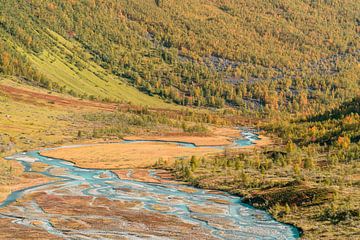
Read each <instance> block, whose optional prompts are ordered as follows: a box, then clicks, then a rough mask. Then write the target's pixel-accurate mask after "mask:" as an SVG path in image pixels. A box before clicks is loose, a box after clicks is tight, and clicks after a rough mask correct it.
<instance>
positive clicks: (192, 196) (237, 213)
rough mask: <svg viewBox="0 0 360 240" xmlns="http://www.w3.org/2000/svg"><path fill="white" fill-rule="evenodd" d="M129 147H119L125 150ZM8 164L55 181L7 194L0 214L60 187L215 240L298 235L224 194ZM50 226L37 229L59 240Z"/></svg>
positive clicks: (26, 157)
mask: <svg viewBox="0 0 360 240" xmlns="http://www.w3.org/2000/svg"><path fill="white" fill-rule="evenodd" d="M245 135H246V136H245ZM244 137H245V139H243V140H237V141H235V142H234V145H238V146H239V147H241V146H247V145H250V144H252V142H253V141H254V140H256V139H257V137H258V136H257V135H256V134H254V133H245V134H244ZM131 142H133V141H131ZM131 142H125V143H123V144H131ZM174 144H178V145H180V146H181V147H196V146H194V145H193V144H188V143H174ZM8 159H9V160H10V159H11V160H17V161H19V162H21V163H22V164H23V165H24V166H25V169H26V171H28V172H32V171H33V170H32V164H33V163H34V162H42V163H45V164H48V165H49V166H50V167H49V168H47V169H46V170H45V171H44V172H41V174H44V175H46V176H50V177H55V178H56V179H58V180H56V181H54V182H50V183H47V184H42V185H39V186H34V187H30V188H26V189H23V190H20V191H17V192H13V193H12V194H11V195H10V196H9V197H8V198H7V199H6V201H4V202H3V203H2V204H1V205H0V208H2V207H5V206H8V205H9V204H11V203H13V202H14V201H16V200H17V199H19V198H21V197H22V196H23V195H25V194H28V193H31V192H33V191H41V190H42V189H47V191H48V190H49V189H50V190H51V187H52V186H55V185H56V186H57V187H59V185H60V186H61V187H62V188H63V189H72V192H74V190H73V189H76V192H77V193H78V194H79V196H80V195H81V196H93V197H106V198H109V199H113V200H123V201H140V202H142V203H143V207H142V208H143V209H145V210H149V211H154V212H157V213H161V214H170V215H174V216H177V217H178V218H180V219H182V220H183V221H185V222H190V223H193V224H199V225H200V226H201V227H202V228H204V229H206V230H208V231H210V232H211V233H212V235H213V236H214V237H216V238H218V239H249V238H251V239H296V238H298V237H299V232H298V230H297V229H296V228H295V227H293V226H290V225H286V224H283V223H279V222H277V221H275V220H274V219H273V218H272V217H271V216H270V215H269V214H268V213H266V212H265V211H261V210H258V209H255V208H253V207H251V206H249V205H246V204H243V203H242V202H241V198H240V197H236V196H232V195H229V194H225V193H224V194H214V193H212V192H210V191H207V190H203V189H197V188H192V187H188V188H191V189H192V190H193V193H187V192H184V191H181V189H180V188H181V186H179V185H178V184H170V183H161V184H159V183H146V182H139V181H134V180H125V179H120V178H119V177H118V176H117V175H116V174H114V173H113V172H111V171H109V170H92V169H82V168H78V167H76V166H74V164H72V163H70V162H67V161H64V160H60V159H53V158H48V157H44V156H41V155H40V154H39V152H38V151H32V152H26V153H21V154H16V155H14V156H11V157H9V158H8ZM56 169H62V171H57V173H56V171H54V170H56ZM55 173H56V174H55ZM131 173H132V172H131V170H130V171H129V172H128V174H129V175H131ZM149 174H150V175H151V176H155V172H154V171H152V170H150V171H149ZM104 176H105V177H104ZM85 185H86V186H88V187H86V188H85V189H84V187H83V186H85ZM80 186H82V187H80ZM117 188H122V189H129V190H131V191H117ZM54 194H55V193H54ZM214 200H222V201H224V200H225V201H227V202H228V204H220V203H215V202H214ZM153 205H158V206H164V207H167V208H168V209H169V210H167V211H158V210H156V209H154V208H153ZM194 206H198V207H205V208H209V207H210V208H216V209H221V210H222V212H220V213H209V214H206V213H197V212H193V211H191V207H194ZM134 211H139V210H134ZM140 211H141V210H140ZM26 216H27V217H28V218H29V219H34V218H36V216H31V212H29V213H28V214H27V215H26ZM23 222H24V221H22V223H23ZM50 225H51V224H50V223H49V222H46V223H45V224H43V228H44V229H45V230H47V231H48V232H50V233H52V234H55V235H58V236H60V237H64V233H61V232H59V231H57V230H56V229H53V228H52V227H51V226H50ZM94 239H96V238H94Z"/></svg>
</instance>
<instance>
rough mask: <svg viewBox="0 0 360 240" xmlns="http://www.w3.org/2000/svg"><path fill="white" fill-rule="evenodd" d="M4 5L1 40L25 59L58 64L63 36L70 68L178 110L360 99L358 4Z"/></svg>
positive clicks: (300, 107)
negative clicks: (94, 72) (98, 74)
mask: <svg viewBox="0 0 360 240" xmlns="http://www.w3.org/2000/svg"><path fill="white" fill-rule="evenodd" d="M0 6H1V9H2V14H1V19H0V26H1V29H0V30H1V34H2V36H3V39H4V38H5V39H6V40H7V41H10V42H11V43H16V44H17V45H20V46H21V48H22V49H23V50H24V51H25V52H26V53H27V54H31V55H39V54H40V55H41V56H46V53H47V52H50V53H51V54H50V57H51V56H52V55H54V51H55V52H56V55H57V54H58V52H59V49H54V47H53V40H52V37H49V31H50V35H53V34H52V33H53V32H56V33H57V34H60V35H61V36H62V37H64V38H65V39H66V41H70V42H72V43H73V44H74V45H75V47H74V48H72V49H71V52H72V54H71V53H68V54H66V51H65V59H66V60H64V61H66V62H71V63H72V64H76V65H77V67H80V68H82V65H83V64H84V63H83V62H85V63H88V62H89V60H91V61H93V62H95V63H96V64H97V65H100V66H101V67H102V68H103V69H104V71H106V72H107V73H108V74H112V75H114V76H117V77H116V78H121V79H123V80H126V81H127V82H128V83H130V84H131V85H134V86H136V87H137V88H138V89H140V90H141V91H143V92H145V93H147V94H150V95H153V94H156V95H159V96H161V97H163V98H166V99H170V100H172V101H174V102H175V103H178V104H183V105H197V106H204V105H205V106H214V107H222V106H224V104H228V105H231V106H234V105H236V106H240V107H243V108H249V107H251V108H257V109H259V108H260V109H261V108H263V107H265V108H266V109H272V110H277V109H280V110H287V111H307V110H315V111H319V110H323V108H324V107H327V106H329V105H336V104H337V103H338V102H339V101H343V100H346V99H349V98H351V97H352V96H354V95H357V94H359V90H358V89H359V78H358V76H359V71H360V69H359V57H360V56H359V54H360V51H359V49H360V46H359V42H360V41H359V19H358V14H357V13H358V12H359V11H360V4H359V2H358V1H351V0H349V1H345V2H344V1H328V2H313V1H306V0H303V1H298V2H293V1H285V0H283V1H276V2H272V1H271V2H268V1H263V0H256V1H251V2H249V1H245V0H242V1H230V0H226V1H220V0H213V1H201V0H196V1H181V2H179V1H174V0H166V1H162V3H161V4H158V5H156V3H155V1H153V0H146V1H140V0H132V1H95V0H89V1H76V0H71V1H60V0H54V1H50V0H45V1H40V2H39V1H35V0H30V1H25V0H22V1H14V0H10V1H6V2H3V3H1V5H0ZM49 29H50V30H49ZM60 51H63V50H60ZM44 53H45V55H44ZM61 58H62V59H64V56H62V57H61ZM37 67H39V66H37ZM57 67H62V65H58V66H57ZM40 68H41V66H40ZM42 72H44V71H42ZM45 76H46V75H45ZM51 77H52V76H51ZM48 80H49V81H51V79H48ZM90 81H91V80H90ZM109 82H113V81H110V80H109ZM68 84H70V83H69V82H67V83H66V84H65V85H68ZM61 87H62V86H60V87H59V88H61ZM74 91H75V90H74ZM85 91H87V90H85ZM76 92H77V94H80V95H81V94H83V93H78V90H77V89H76ZM89 95H92V93H91V94H89Z"/></svg>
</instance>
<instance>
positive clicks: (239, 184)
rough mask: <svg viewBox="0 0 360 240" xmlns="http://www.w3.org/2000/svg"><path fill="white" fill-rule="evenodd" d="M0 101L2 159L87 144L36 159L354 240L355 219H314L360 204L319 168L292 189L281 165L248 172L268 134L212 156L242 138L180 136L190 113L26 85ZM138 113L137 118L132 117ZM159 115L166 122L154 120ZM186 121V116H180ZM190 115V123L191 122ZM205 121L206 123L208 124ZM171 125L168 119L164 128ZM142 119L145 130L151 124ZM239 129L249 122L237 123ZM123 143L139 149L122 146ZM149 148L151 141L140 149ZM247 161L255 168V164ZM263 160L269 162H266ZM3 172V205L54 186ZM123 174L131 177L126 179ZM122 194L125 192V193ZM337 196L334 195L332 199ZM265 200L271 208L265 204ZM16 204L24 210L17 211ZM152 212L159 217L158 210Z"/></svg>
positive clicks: (228, 132) (220, 130)
mask: <svg viewBox="0 0 360 240" xmlns="http://www.w3.org/2000/svg"><path fill="white" fill-rule="evenodd" d="M0 102H1V104H0V123H1V124H0V133H2V134H1V139H0V140H1V152H2V153H1V155H0V157H5V156H9V155H11V154H13V153H15V152H21V151H27V150H29V149H43V148H45V147H53V146H63V145H76V144H88V145H86V146H81V147H72V148H58V149H54V150H50V151H43V152H42V154H43V155H46V156H48V157H53V158H60V159H66V160H70V161H72V162H74V163H75V164H76V165H77V166H79V167H83V168H93V169H113V172H114V173H116V174H117V175H118V176H120V178H121V179H125V180H126V179H128V180H135V181H140V182H153V183H169V182H170V183H171V182H173V181H174V180H182V181H184V182H187V183H190V184H193V185H195V186H199V187H202V188H206V189H214V190H222V191H227V192H230V193H233V194H237V195H241V196H245V201H247V202H248V203H251V204H252V205H254V206H258V207H261V208H264V209H267V210H268V211H270V213H271V214H272V215H273V216H275V217H276V219H279V220H280V221H283V222H289V223H292V224H295V225H296V226H298V227H301V228H302V229H303V230H304V238H305V239H318V237H319V236H321V237H322V238H323V239H339V238H348V239H359V238H360V233H359V232H358V229H357V226H358V223H359V220H358V218H355V217H354V218H353V217H351V218H350V221H349V220H346V221H345V222H340V223H332V222H330V220H328V219H325V220H320V218H321V216H323V214H324V209H325V208H327V207H328V206H327V205H324V203H327V202H333V201H334V200H333V199H334V198H336V201H337V202H341V203H346V202H347V200H346V198H347V197H349V196H350V195H351V198H352V200H351V201H349V206H350V205H351V206H350V207H349V208H350V209H356V207H357V205H356V204H355V205H356V206H355V207H354V206H353V202H354V199H355V202H356V199H360V197H359V196H358V195H359V192H360V191H359V189H358V187H357V185H356V184H354V185H351V186H347V185H343V186H342V187H340V188H338V187H335V190H334V187H328V186H327V185H324V184H322V183H321V182H320V183H317V182H316V181H317V180H314V179H316V178H317V177H323V178H325V177H326V173H324V172H323V171H321V170H316V171H310V170H304V175H305V181H304V180H301V181H298V180H297V175H294V171H293V169H291V168H289V167H288V166H285V167H280V166H273V167H272V168H269V169H271V170H268V168H267V167H264V170H261V171H257V170H256V171H255V170H254V169H255V168H257V166H255V165H256V164H257V163H259V166H260V165H261V166H262V164H263V163H264V162H263V159H262V158H261V156H262V155H259V153H260V152H266V154H272V153H271V152H272V150H273V149H274V148H276V146H278V145H279V143H278V142H277V141H276V139H275V140H270V138H269V137H267V136H261V139H260V140H258V141H256V145H255V147H249V146H248V147H244V148H241V149H237V148H228V147H225V148H223V149H222V148H216V147H214V146H221V145H222V146H224V145H225V146H226V145H229V144H231V143H232V142H233V140H234V139H235V138H238V137H239V131H238V130H237V129H234V128H232V127H229V126H230V125H229V126H227V127H214V125H216V124H208V123H207V124H205V125H206V128H207V130H206V131H204V132H202V131H203V130H202V128H203V127H202V126H201V127H198V126H196V125H195V127H197V129H201V132H187V131H185V130H188V129H191V127H189V126H186V127H184V126H182V125H184V124H183V122H184V121H186V124H187V125H190V126H192V125H193V122H196V120H189V119H190V117H189V118H186V117H187V115H186V114H187V113H186V114H184V112H177V111H181V110H173V109H172V110H166V109H156V108H152V107H149V108H146V109H144V108H142V107H137V106H132V105H128V104H112V103H99V102H92V101H86V100H81V99H77V98H71V97H66V96H63V95H60V94H56V93H49V92H46V91H42V90H38V89H35V88H32V87H23V86H20V85H18V84H16V83H13V82H11V81H10V82H5V83H2V84H0ZM138 115H140V116H142V117H141V118H139V117H138ZM162 115H164V116H163V117H161V116H162ZM184 115H186V117H185V118H181V117H183V116H184ZM180 116H181V117H180ZM189 116H191V118H193V116H192V115H191V114H189ZM205 116H206V115H205ZM206 117H207V118H209V116H206ZM168 118H169V119H170V120H167V119H168ZM204 118H205V117H204ZM212 118H213V121H214V123H215V122H217V123H218V125H222V124H223V123H224V122H222V121H223V120H221V118H217V116H212ZM34 119H36V120H34ZM124 119H125V121H124ZM144 119H146V120H144ZM178 119H182V120H178ZM147 121H150V123H149V124H148V123H147ZM117 124H118V125H121V128H119V129H117V128H113V125H117ZM245 124H246V121H244V125H245ZM223 125H226V124H223ZM123 129H126V131H123ZM121 139H125V141H134V140H138V141H145V142H141V143H140V142H133V143H129V144H122V143H120V141H121ZM149 140H155V141H157V142H146V141H149ZM162 141H170V142H173V141H175V142H182V143H192V144H193V145H194V146H195V145H196V146H198V147H196V148H194V147H188V148H185V147H179V146H177V145H175V144H172V143H164V142H162ZM114 142H115V143H114ZM109 143H113V144H109ZM209 146H210V147H209ZM211 146H212V147H211ZM192 156H193V157H192ZM244 156H245V158H244ZM247 156H249V157H247ZM179 158H181V159H183V160H184V164H182V165H181V164H180V163H179ZM227 159H231V161H229V160H227ZM257 159H258V160H257ZM264 161H265V160H264ZM238 162H239V163H238ZM249 162H250V163H249ZM251 162H255V163H256V164H255V165H254V166H252V163H251ZM265 162H266V164H268V162H267V160H266V161H265ZM237 163H238V164H237ZM179 164H180V165H179ZM264 166H265V165H264ZM266 166H267V165H266ZM349 167H350V166H342V170H341V169H340V170H341V171H347V170H349V169H348V168H349ZM33 168H35V170H36V171H45V170H47V169H48V166H47V165H46V164H45V165H42V164H35V165H33ZM149 168H157V169H165V170H166V171H164V170H158V171H157V173H156V174H155V175H149ZM0 169H1V171H2V172H1V176H2V177H1V184H0V192H1V194H0V199H1V200H3V199H5V198H6V196H7V195H8V194H9V193H10V192H14V191H16V190H19V189H22V188H26V187H30V186H33V185H39V184H42V183H47V182H50V181H52V180H53V179H52V178H51V177H44V176H43V175H39V174H36V173H25V172H24V168H23V166H21V164H18V163H16V162H13V161H11V162H9V161H5V160H4V159H2V158H0ZM129 169H132V170H131V171H130V172H129ZM259 169H261V167H260V168H259ZM356 169H358V166H355V165H354V166H353V167H352V171H355V170H356ZM340 170H339V171H340ZM334 171H335V170H334ZM57 174H62V173H57ZM357 174H358V173H356V172H354V173H353V174H350V175H351V176H353V178H352V179H353V180H352V181H353V182H357V181H358V180H356V176H357ZM29 180H30V181H29ZM252 183H253V184H252ZM256 184H257V185H256ZM182 188H183V191H185V192H192V191H193V190H192V188H189V187H186V186H183V187H182ZM123 190H124V191H126V189H123ZM339 193H340V196H338V194H339ZM29 197H34V198H36V199H39V201H40V202H41V201H42V203H43V204H45V202H44V201H45V198H44V195H41V194H39V195H36V196H35V195H34V196H29ZM284 198H285V199H291V201H293V202H291V201H289V202H287V201H286V200H284ZM304 199H305V200H304ZM22 201H26V199H23V200H22ZM54 201H55V200H54ZM56 201H70V202H71V203H76V204H77V200H76V199H56ZM86 201H89V204H91V199H85V202H86ZM104 201H105V200H104ZM85 202H84V204H85ZM264 202H265V203H269V202H271V203H272V204H271V205H270V204H268V205H267V204H264ZM304 202H305V204H303V203H304ZM21 203H23V202H20V203H19V204H21ZM293 203H295V204H293ZM76 204H75V205H73V208H72V209H71V211H76V209H77V208H79V207H81V206H83V205H81V204H80V205H81V206H80V205H76ZM86 204H87V203H86ZM86 204H85V205H86ZM101 204H102V203H101ZM44 207H46V208H49V211H55V212H54V214H56V211H58V209H50V208H51V207H50V206H48V205H46V204H45V205H44ZM114 207H115V208H116V206H114ZM154 207H155V208H159V209H160V210H161V206H154ZM130 208H131V207H130ZM194 211H195V210H194ZM199 211H201V209H200V210H199ZM71 214H74V213H73V212H72V213H71ZM71 214H70V215H71ZM346 214H347V213H346ZM354 216H355V215H354ZM129 217H130V216H129ZM1 221H2V224H1V225H2V226H4V227H9V228H11V229H13V230H14V231H13V235H11V234H10V233H7V232H6V231H5V229H4V231H5V232H4V233H3V235H1V237H3V238H9V237H10V236H11V237H13V238H19V239H20V236H19V235H16V234H18V232H17V231H21V229H22V228H23V227H20V226H18V225H14V224H11V223H10V222H9V221H8V220H7V219H1ZM39 224H40V223H39ZM54 224H57V225H64V224H65V225H64V226H67V225H68V226H73V225H76V224H78V223H75V222H66V223H64V222H56V223H55V222H54ZM82 224H83V223H82ZM86 224H87V226H92V224H94V223H90V222H87V223H86ZM86 224H85V225H86ZM35 225H36V224H35ZM14 234H15V235H14ZM29 234H31V236H37V237H39V239H50V237H49V235H48V233H47V232H46V231H41V230H40V229H36V228H35V229H32V230H31V232H29ZM22 237H26V236H22ZM51 237H53V236H51ZM54 238H56V237H54Z"/></svg>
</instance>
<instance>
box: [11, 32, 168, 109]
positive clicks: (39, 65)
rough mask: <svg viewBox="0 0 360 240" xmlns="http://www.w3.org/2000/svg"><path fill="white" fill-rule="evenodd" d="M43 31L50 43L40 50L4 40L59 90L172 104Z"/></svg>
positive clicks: (99, 97) (106, 98)
mask: <svg viewBox="0 0 360 240" xmlns="http://www.w3.org/2000/svg"><path fill="white" fill-rule="evenodd" d="M43 34H44V36H47V37H48V41H50V42H52V47H51V48H48V49H47V50H44V51H42V52H41V53H40V54H34V53H31V52H29V51H25V50H24V49H22V48H21V47H20V46H19V45H15V44H13V43H11V41H10V40H7V42H8V43H10V44H11V45H13V47H14V48H16V50H17V51H18V52H20V53H22V54H23V55H24V56H26V58H27V59H28V60H29V62H30V63H31V65H32V66H33V67H34V68H35V69H36V70H38V71H39V73H40V74H42V75H43V76H44V77H45V78H46V80H47V81H49V82H46V83H45V85H52V86H57V87H56V88H58V89H61V92H64V93H70V94H71V95H73V96H76V97H81V98H87V99H89V98H90V99H94V100H100V101H115V102H127V103H131V104H134V105H142V106H151V107H167V108H173V107H174V105H171V104H167V103H165V102H164V101H163V100H162V99H160V98H159V97H157V96H154V97H152V96H149V95H147V94H145V93H142V92H141V91H139V90H138V89H136V88H134V87H132V86H130V85H129V84H128V83H126V81H124V80H123V79H121V78H119V77H117V76H115V75H113V74H111V73H109V72H107V71H105V70H104V69H103V68H102V67H101V66H99V65H98V64H96V63H95V62H94V61H92V59H91V55H90V54H89V53H87V52H86V51H85V49H83V47H82V46H81V45H80V44H79V43H77V42H76V41H68V40H66V39H64V38H63V37H61V36H60V35H58V34H57V33H55V32H53V31H51V30H48V29H47V30H45V31H44V32H43Z"/></svg>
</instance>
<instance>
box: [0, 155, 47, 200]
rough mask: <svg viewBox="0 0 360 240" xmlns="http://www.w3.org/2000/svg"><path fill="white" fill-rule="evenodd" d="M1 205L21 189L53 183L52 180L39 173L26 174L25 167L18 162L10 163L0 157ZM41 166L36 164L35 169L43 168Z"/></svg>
mask: <svg viewBox="0 0 360 240" xmlns="http://www.w3.org/2000/svg"><path fill="white" fill-rule="evenodd" d="M0 165H1V166H2V167H1V168H0V203H1V202H3V201H4V200H5V199H6V198H7V197H8V196H9V194H10V193H12V192H15V191H17V190H20V189H24V188H28V187H32V186H36V185H41V184H44V183H48V182H50V181H52V180H53V179H52V178H49V177H46V176H44V175H42V174H38V173H26V172H25V171H24V166H23V165H21V164H20V163H19V162H16V161H8V160H5V159H3V158H1V157H0ZM42 167H44V166H42V165H41V164H35V165H34V168H38V169H39V168H42Z"/></svg>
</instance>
